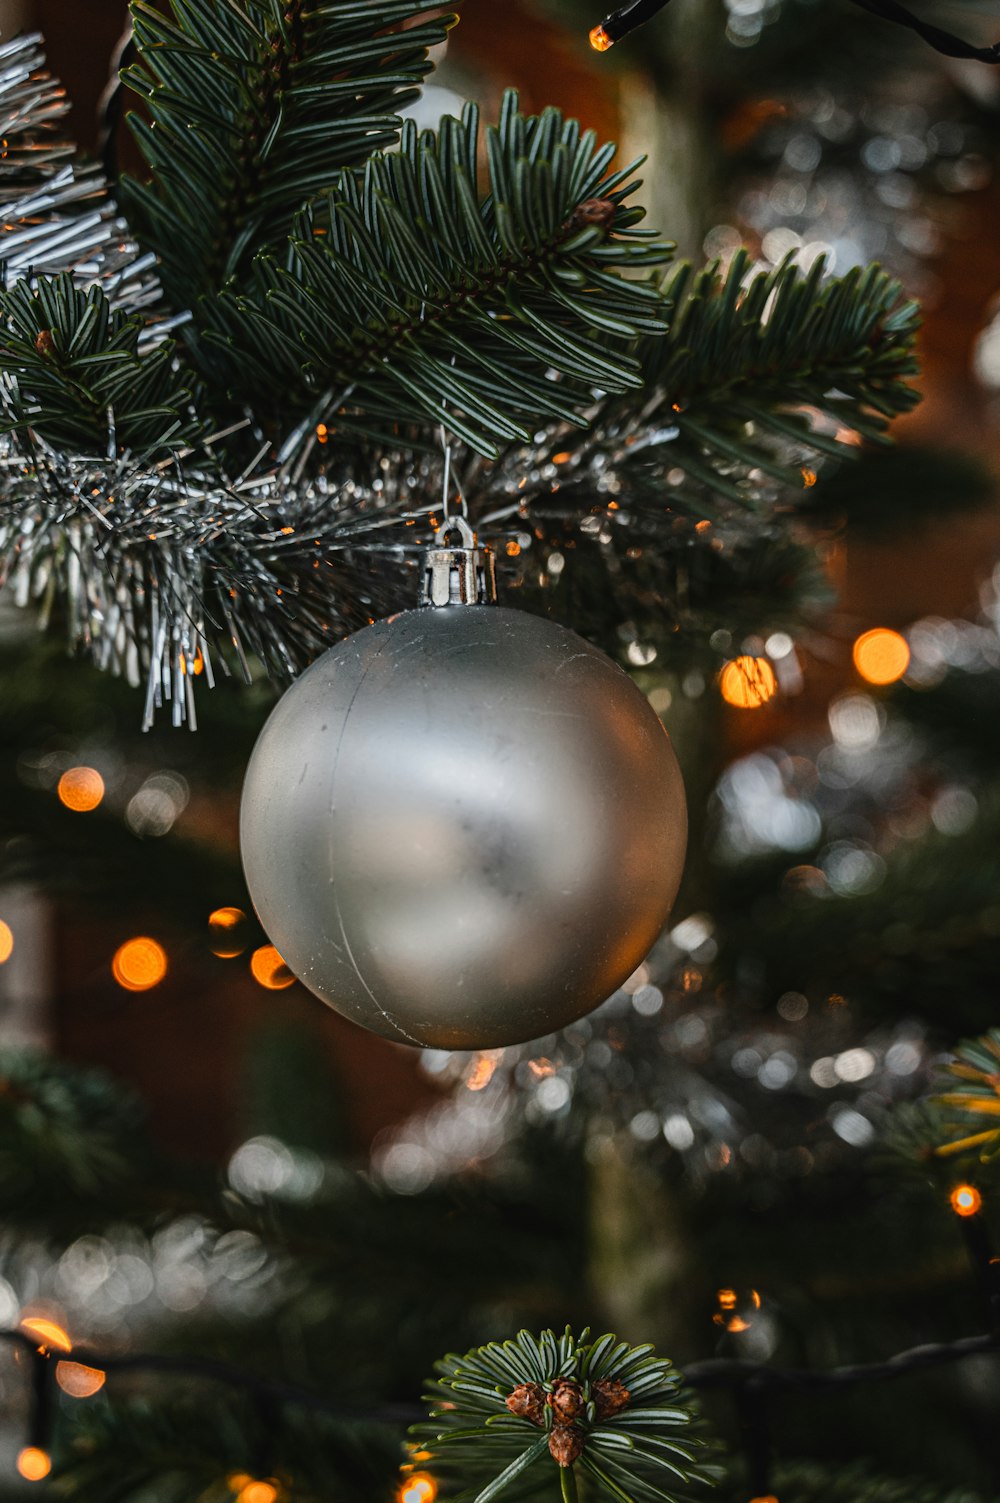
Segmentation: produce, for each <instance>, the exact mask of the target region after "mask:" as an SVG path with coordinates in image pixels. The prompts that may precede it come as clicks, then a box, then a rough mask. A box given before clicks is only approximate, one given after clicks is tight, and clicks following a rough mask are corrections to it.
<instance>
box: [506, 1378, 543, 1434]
mask: <svg viewBox="0 0 1000 1503" xmlns="http://www.w3.org/2000/svg"><path fill="white" fill-rule="evenodd" d="M507 1408H508V1409H509V1410H510V1412H511V1414H516V1415H517V1417H518V1419H526V1420H530V1421H531V1423H532V1424H533V1425H541V1424H543V1423H544V1421H545V1390H544V1388H543V1387H542V1385H541V1384H540V1383H519V1384H518V1385H517V1387H516V1388H515V1389H514V1390H513V1391H512V1392H511V1393H509V1394H508V1395H507Z"/></svg>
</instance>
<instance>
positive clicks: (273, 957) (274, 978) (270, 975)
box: [250, 945, 295, 992]
mask: <svg viewBox="0 0 1000 1503" xmlns="http://www.w3.org/2000/svg"><path fill="white" fill-rule="evenodd" d="M250 970H251V971H252V972H253V978H254V980H255V981H259V982H260V984H261V986H266V987H267V989H268V991H271V992H280V991H284V989H285V987H286V986H293V985H294V983H295V977H294V976H293V975H292V973H291V971H290V970H289V969H288V967H287V965H286V964H285V962H284V961H283V960H282V958H281V956H280V955H279V954H278V952H277V950H276V949H275V948H274V946H273V945H261V947H260V949H259V950H254V952H253V954H252V955H251V957H250Z"/></svg>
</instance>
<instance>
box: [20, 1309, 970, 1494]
mask: <svg viewBox="0 0 1000 1503" xmlns="http://www.w3.org/2000/svg"><path fill="white" fill-rule="evenodd" d="M0 1341H4V1342H7V1343H8V1344H10V1345H12V1346H17V1347H20V1348H21V1350H22V1351H24V1352H25V1353H26V1355H27V1356H28V1357H29V1359H30V1362H31V1371H30V1384H31V1402H30V1405H29V1414H28V1431H27V1444H26V1446H25V1447H24V1449H23V1450H22V1452H21V1457H22V1458H27V1462H26V1465H27V1467H28V1469H29V1471H31V1470H34V1471H37V1472H38V1473H39V1475H38V1477H37V1478H36V1477H34V1476H29V1475H28V1472H26V1471H25V1470H23V1469H22V1476H25V1477H26V1478H27V1480H41V1478H42V1477H44V1476H47V1475H48V1471H49V1470H50V1468H51V1458H50V1456H49V1449H50V1446H51V1442H52V1430H53V1427H54V1421H55V1404H54V1397H55V1395H54V1389H53V1381H52V1380H53V1373H54V1369H55V1365H56V1364H57V1363H59V1362H68V1363H72V1364H73V1365H74V1366H78V1367H82V1368H84V1369H87V1370H90V1371H93V1372H97V1373H100V1374H101V1375H102V1376H107V1375H109V1374H112V1373H118V1374H121V1373H134V1372H147V1373H163V1374H170V1375H173V1376H177V1377H187V1378H203V1379H206V1380H207V1381H209V1382H217V1383H221V1384H224V1385H225V1386H226V1387H229V1388H235V1389H237V1390H239V1391H241V1392H243V1393H246V1394H247V1395H248V1396H249V1397H250V1398H251V1400H253V1401H254V1402H255V1403H258V1404H262V1405H264V1406H265V1407H269V1408H270V1411H271V1412H272V1413H273V1410H274V1408H275V1407H276V1406H277V1405H278V1404H288V1405H291V1406H295V1407H298V1408H301V1409H310V1410H313V1411H314V1412H320V1413H323V1414H326V1415H329V1416H330V1417H331V1418H335V1419H341V1420H357V1421H365V1422H368V1423H376V1424H384V1425H404V1424H410V1423H413V1422H414V1421H416V1420H417V1419H419V1418H421V1415H422V1411H421V1410H419V1409H417V1408H416V1407H414V1406H410V1405H404V1404H394V1405H385V1406H382V1407H380V1408H361V1407H356V1406H352V1405H346V1404H343V1403H340V1402H338V1401H336V1400H333V1399H330V1398H327V1397H326V1396H325V1395H323V1394H320V1393H316V1392H314V1391H313V1390H312V1389H309V1388H303V1387H301V1386H299V1385H298V1384H294V1383H287V1382H278V1381H276V1380H274V1379H271V1378H266V1377H263V1376H262V1375H260V1374H258V1373H252V1372H248V1371H246V1370H245V1369H243V1368H239V1367H236V1366H235V1365H234V1364H232V1363H229V1362H222V1361H219V1360H218V1359H217V1358H214V1357H185V1356H175V1355H173V1354H159V1353H143V1352H135V1353H130V1354H128V1355H125V1356H111V1355H106V1354H104V1353H102V1352H98V1351H92V1350H91V1349H90V1348H89V1347H75V1346H74V1347H70V1348H69V1349H63V1348H61V1347H59V1346H55V1345H49V1344H47V1343H46V1338H45V1336H44V1335H39V1334H38V1333H37V1332H36V1333H31V1332H29V1331H26V1330H8V1331H0ZM993 1354H997V1355H1000V1328H998V1329H996V1330H993V1331H988V1332H985V1333H983V1334H982V1335H978V1336H964V1337H960V1338H958V1339H957V1340H955V1341H940V1342H929V1343H925V1344H923V1345H921V1346H915V1347H909V1348H907V1349H906V1350H905V1351H901V1352H896V1353H895V1354H894V1355H893V1356H891V1357H888V1358H886V1359H885V1360H884V1361H882V1362H866V1363H848V1364H845V1365H844V1366H841V1367H832V1368H797V1367H771V1366H769V1365H768V1364H767V1363H763V1362H749V1361H746V1360H744V1359H741V1358H738V1357H733V1358H726V1357H723V1358H712V1359H710V1360H708V1361H705V1362H695V1363H692V1364H691V1365H690V1366H688V1367H686V1368H684V1369H682V1371H681V1378H682V1380H683V1383H684V1385H685V1386H686V1387H688V1388H694V1389H698V1390H701V1391H708V1390H715V1391H728V1392H730V1393H731V1394H732V1395H733V1400H734V1403H735V1405H736V1409H737V1414H738V1417H739V1421H740V1430H741V1433H742V1439H743V1447H744V1452H745V1455H746V1459H747V1471H748V1478H747V1480H748V1485H749V1488H750V1491H751V1494H752V1495H753V1497H754V1498H757V1497H763V1496H768V1495H770V1493H771V1463H772V1456H771V1441H770V1411H771V1409H772V1407H773V1406H772V1402H771V1400H772V1398H773V1396H774V1395H776V1394H779V1393H788V1392H798V1393H808V1392H829V1391H830V1390H831V1389H848V1388H856V1387H859V1386H861V1385H863V1384H866V1383H884V1382H889V1381H893V1380H895V1379H897V1378H902V1377H905V1376H907V1375H908V1374H910V1373H915V1372H921V1371H926V1370H927V1369H929V1368H936V1367H944V1366H948V1365H950V1364H951V1363H954V1362H962V1361H964V1360H966V1359H967V1358H970V1357H984V1356H990V1355H993ZM268 1401H270V1404H269V1403H268ZM43 1467H44V1470H41V1469H42V1468H43Z"/></svg>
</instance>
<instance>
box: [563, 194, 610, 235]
mask: <svg viewBox="0 0 1000 1503" xmlns="http://www.w3.org/2000/svg"><path fill="white" fill-rule="evenodd" d="M617 212H618V205H617V204H616V203H615V201H614V199H613V198H587V199H585V200H584V202H583V203H582V204H577V206H576V208H575V209H574V210H573V212H572V214H571V215H570V216H569V218H568V219H567V221H566V226H565V227H566V229H567V230H568V231H569V232H570V233H571V234H576V232H577V231H578V230H589V229H599V230H610V229H611V227H612V225H613V224H614V222H615V214H616V213H617Z"/></svg>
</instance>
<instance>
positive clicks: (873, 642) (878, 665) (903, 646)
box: [852, 626, 910, 684]
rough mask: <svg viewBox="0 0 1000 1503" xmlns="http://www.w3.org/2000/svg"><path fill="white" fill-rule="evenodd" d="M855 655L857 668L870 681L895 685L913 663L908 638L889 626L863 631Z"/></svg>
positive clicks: (855, 647)
mask: <svg viewBox="0 0 1000 1503" xmlns="http://www.w3.org/2000/svg"><path fill="white" fill-rule="evenodd" d="M852 656H853V658H854V666H855V668H856V669H857V670H858V672H859V673H860V674H861V677H862V678H863V679H866V680H867V681H868V683H870V684H894V683H896V681H897V680H898V679H901V678H902V677H903V674H904V673H905V672H906V670H907V668H909V666H910V649H909V647H908V646H907V642H906V638H905V637H901V636H900V634H899V632H898V631H890V630H889V628H888V627H887V626H876V627H874V628H873V630H872V631H866V632H862V634H861V636H860V637H859V638H858V640H857V641H856V642H855V644H854V650H853V653H852Z"/></svg>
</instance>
